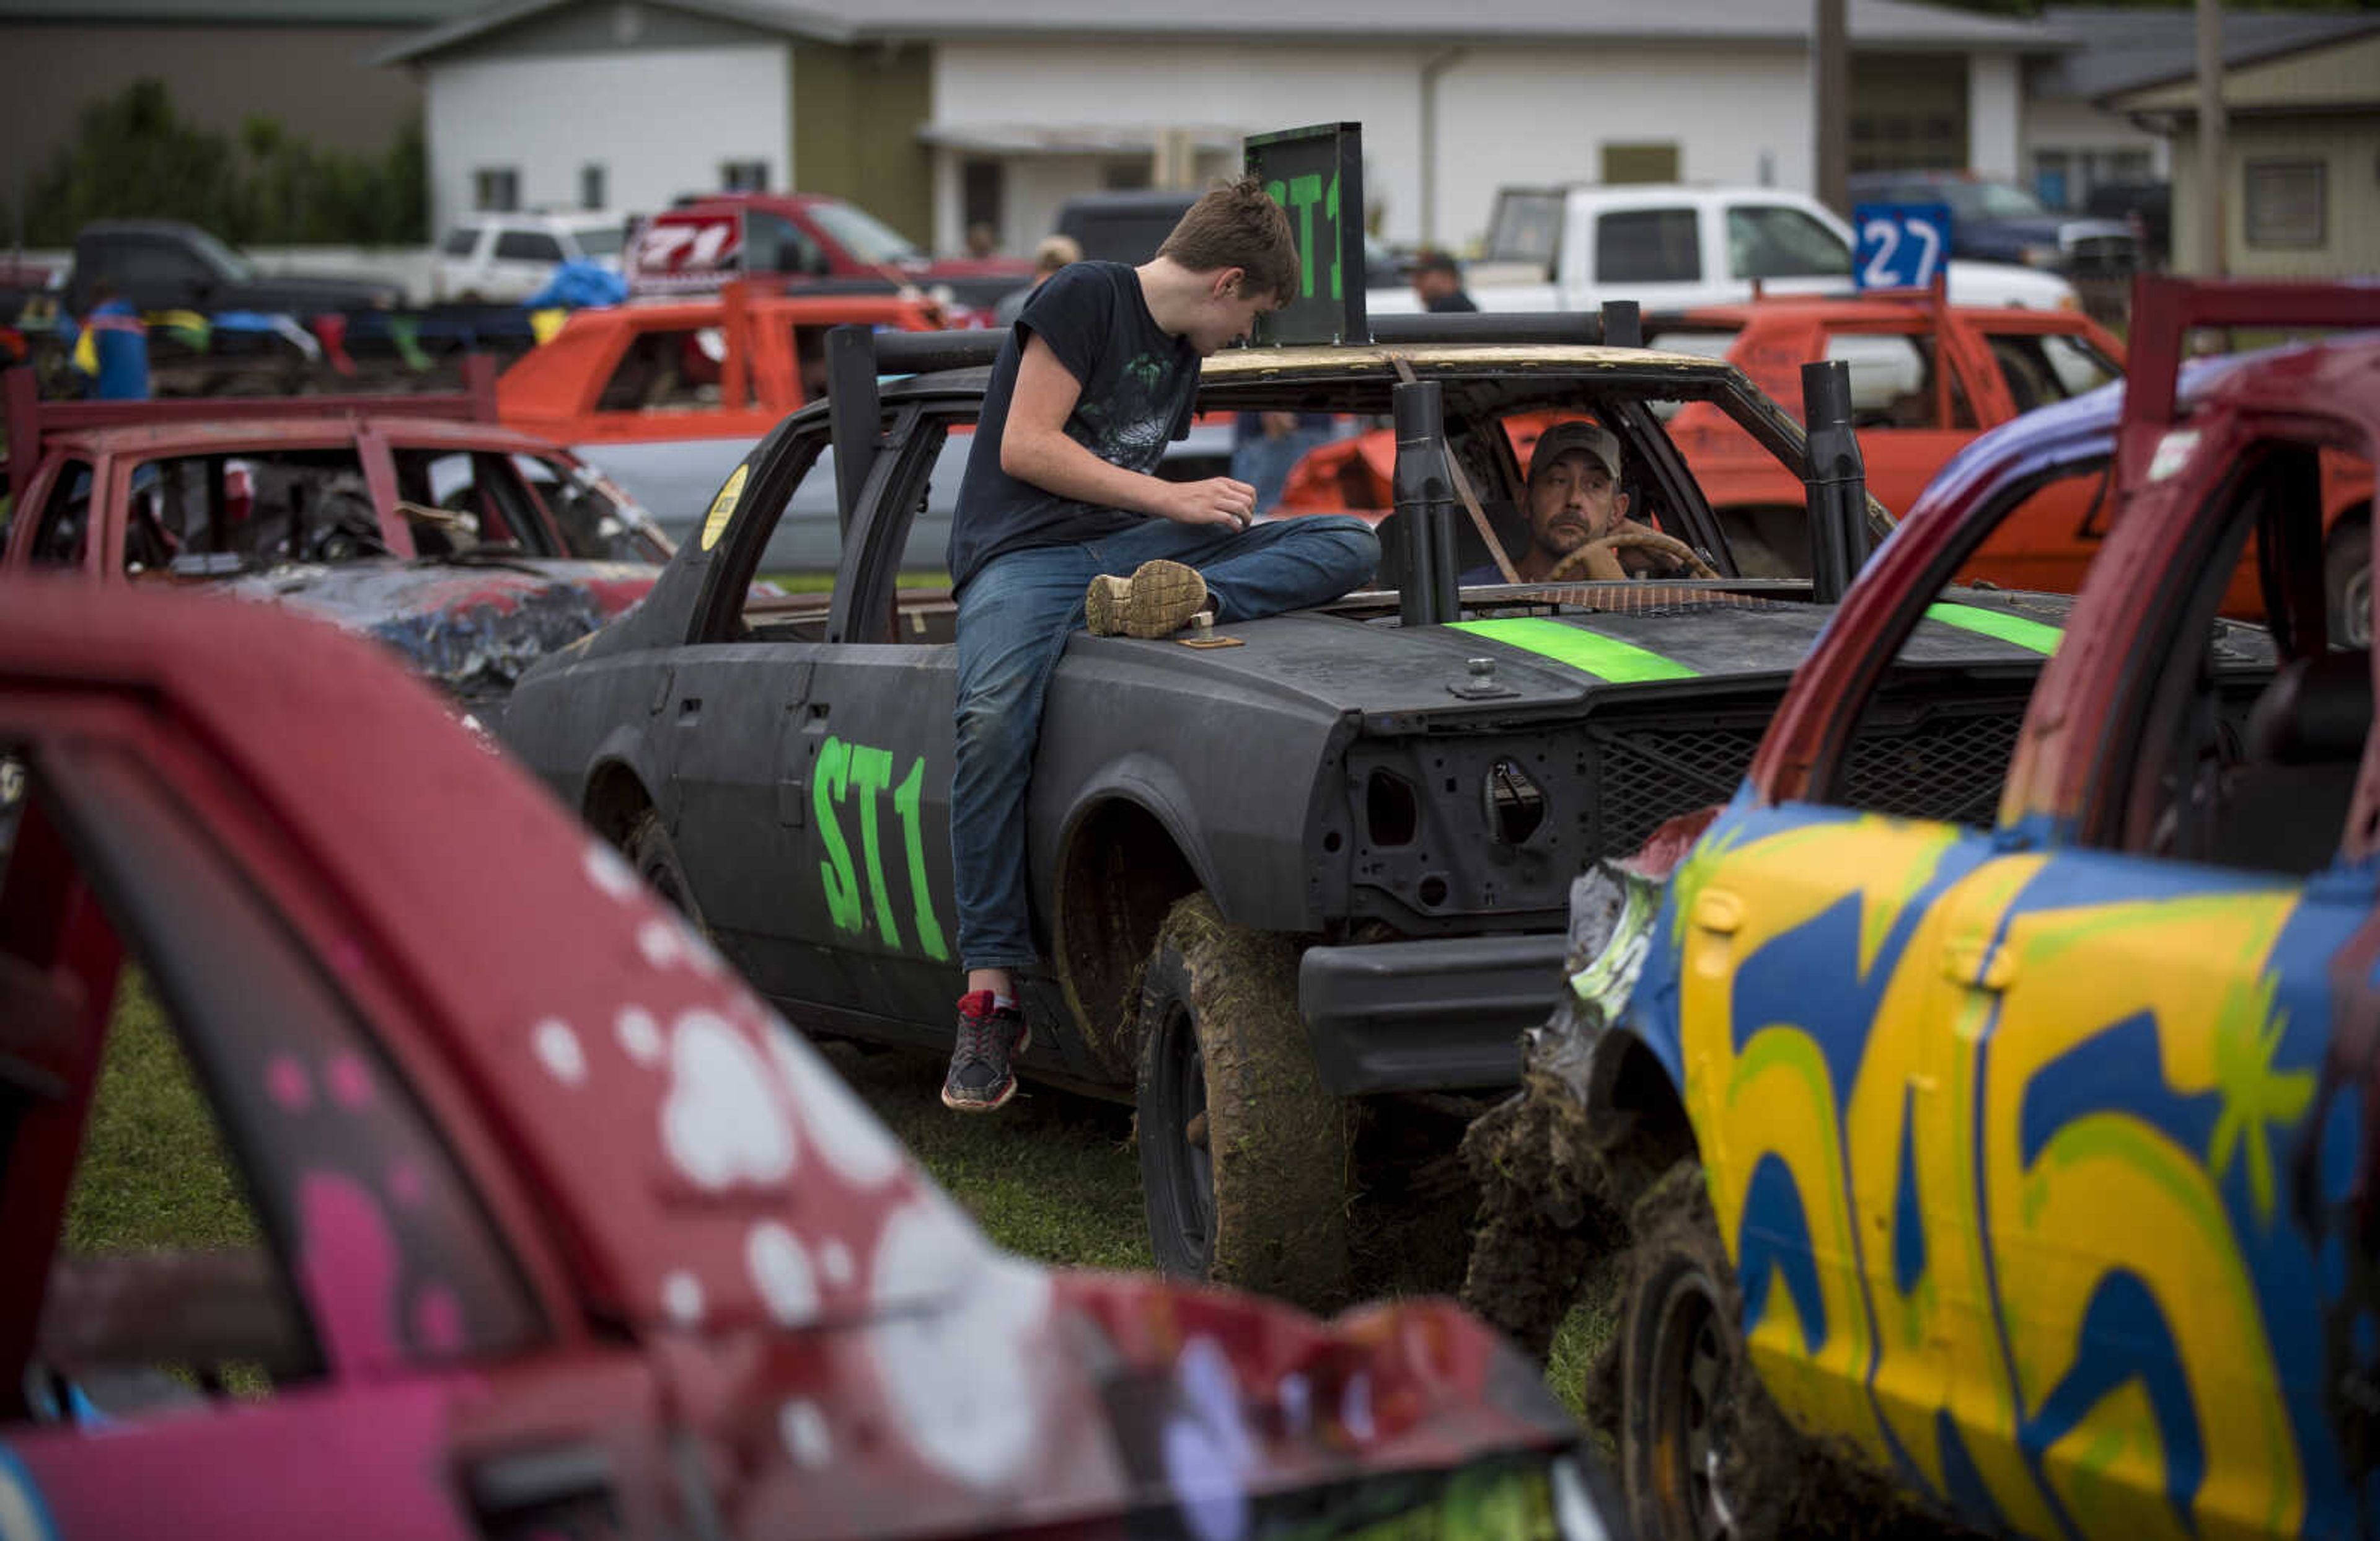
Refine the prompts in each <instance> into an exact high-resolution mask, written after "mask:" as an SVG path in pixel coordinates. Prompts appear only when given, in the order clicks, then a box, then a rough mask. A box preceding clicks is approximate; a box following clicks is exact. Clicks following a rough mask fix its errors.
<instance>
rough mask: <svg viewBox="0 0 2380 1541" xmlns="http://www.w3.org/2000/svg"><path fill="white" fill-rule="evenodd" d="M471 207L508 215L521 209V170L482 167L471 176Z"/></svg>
mask: <svg viewBox="0 0 2380 1541" xmlns="http://www.w3.org/2000/svg"><path fill="white" fill-rule="evenodd" d="M471 207H473V208H475V209H479V210H480V211H482V212H487V213H494V214H508V213H511V212H513V211H514V210H516V209H518V208H519V207H520V168H519V167H517V166H481V167H480V169H479V170H477V171H475V172H473V173H472V174H471Z"/></svg>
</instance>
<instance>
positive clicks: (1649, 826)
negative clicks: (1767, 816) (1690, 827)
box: [1598, 727, 1760, 856]
mask: <svg viewBox="0 0 2380 1541" xmlns="http://www.w3.org/2000/svg"><path fill="white" fill-rule="evenodd" d="M1599 746H1600V748H1601V750H1602V755H1601V758H1602V766H1601V771H1602V774H1601V777H1600V780H1599V782H1598V784H1599V785H1600V786H1601V788H1602V791H1603V829H1602V841H1603V851H1604V854H1605V855H1614V856H1621V855H1628V854H1629V853H1631V852H1633V851H1634V850H1635V849H1636V848H1637V847H1638V846H1640V845H1642V844H1644V843H1645V837H1647V836H1648V835H1650V834H1651V833H1652V832H1653V831H1655V830H1657V829H1658V828H1660V827H1661V823H1662V821H1663V820H1664V819H1675V818H1676V817H1677V816H1678V815H1680V814H1682V813H1692V812H1694V810H1695V809H1696V808H1704V807H1710V806H1711V805H1712V804H1713V803H1724V802H1726V801H1727V800H1728V799H1729V798H1730V797H1732V796H1734V795H1735V789H1736V787H1737V786H1738V785H1740V784H1741V783H1743V773H1744V771H1746V770H1748V769H1750V768H1751V765H1752V752H1753V750H1755V749H1756V748H1758V747H1759V746H1760V730H1759V729H1758V728H1752V727H1745V728H1683V729H1680V730H1678V731H1675V732H1670V733H1662V732H1659V731H1650V732H1632V733H1621V734H1609V736H1605V737H1603V738H1601V739H1600V743H1599Z"/></svg>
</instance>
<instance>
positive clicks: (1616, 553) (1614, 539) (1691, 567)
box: [1546, 526, 1718, 583]
mask: <svg viewBox="0 0 2380 1541" xmlns="http://www.w3.org/2000/svg"><path fill="white" fill-rule="evenodd" d="M1623 551H1649V552H1657V553H1658V554H1659V555H1661V556H1664V557H1667V558H1668V559H1669V560H1670V562H1672V563H1674V564H1677V565H1678V566H1680V567H1682V568H1684V569H1685V571H1686V574H1687V576H1690V577H1698V578H1715V577H1717V576H1718V571H1717V570H1716V569H1714V568H1713V567H1712V566H1711V564H1709V563H1707V562H1705V561H1704V560H1703V559H1702V557H1701V556H1700V555H1699V554H1697V553H1696V552H1695V551H1694V548H1693V547H1692V546H1689V545H1687V544H1686V543H1685V542H1684V541H1683V540H1678V539H1676V538H1675V537H1674V536H1669V535H1664V534H1662V533H1661V532H1660V531H1659V530H1658V529H1646V528H1641V527H1640V528H1627V527H1624V526H1623V527H1622V528H1619V529H1615V530H1613V531H1612V532H1611V533H1610V534H1609V535H1603V536H1598V537H1597V538H1596V539H1595V540H1589V541H1587V542H1586V543H1585V545H1582V546H1578V547H1576V548H1574V549H1573V550H1571V551H1568V552H1563V553H1562V556H1561V559H1560V561H1558V562H1556V563H1555V564H1554V565H1553V571H1551V572H1550V573H1548V574H1547V575H1546V581H1548V582H1549V583H1555V582H1561V581H1565V580H1569V579H1575V578H1580V577H1584V578H1587V579H1589V580H1591V581H1595V582H1607V583H1608V582H1617V581H1621V580H1624V579H1626V578H1627V577H1628V576H1629V573H1628V569H1627V568H1626V567H1625V566H1623V565H1622V564H1621V560H1620V553H1621V552H1623Z"/></svg>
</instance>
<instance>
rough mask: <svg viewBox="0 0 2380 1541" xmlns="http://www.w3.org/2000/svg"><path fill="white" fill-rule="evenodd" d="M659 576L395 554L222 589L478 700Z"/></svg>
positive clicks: (538, 562)
mask: <svg viewBox="0 0 2380 1541" xmlns="http://www.w3.org/2000/svg"><path fill="white" fill-rule="evenodd" d="M659 576H661V569H660V568H659V567H655V566H648V565H645V564H640V563H630V562H565V561H554V560H546V559H541V558H533V557H503V558H481V559H479V560H477V561H466V562H459V563H457V562H407V561H404V560H402V559H399V558H395V557H391V558H386V559H381V560H371V561H364V562H350V563H341V564H337V565H335V566H323V565H315V564H292V565H287V566H281V567H274V568H272V569H270V570H268V571H265V572H261V573H253V574H249V575H246V576H241V577H237V578H233V579H230V580H229V581H227V582H225V583H224V584H222V585H220V586H219V587H221V588H223V589H224V591H225V592H227V593H231V594H234V595H237V596H239V597H241V598H243V599H253V600H264V601H272V602H273V603H277V604H284V605H288V606H291V607H293V608H295V609H297V610H301V611H304V612H306V613H309V614H312V615H315V616H318V617H320V618H322V619H323V620H327V621H330V622H332V623H333V624H334V625H340V626H343V627H345V628H346V629H347V630H349V631H355V632H361V633H364V634H365V635H368V636H370V637H374V638H375V639H377V640H379V641H380V642H382V643H383V644H385V645H386V646H388V647H390V648H392V649H395V651H396V652H397V653H398V655H399V656H401V657H402V658H403V659H404V660H405V661H407V663H409V664H410V665H412V667H413V668H414V669H415V670H416V671H417V672H419V673H421V674H423V675H425V676H427V677H428V678H430V679H431V680H432V681H434V682H436V683H437V684H439V685H441V686H444V687H445V688H446V689H447V690H449V691H452V692H454V693H455V694H456V695H460V696H465V697H480V696H489V695H501V694H503V693H504V692H505V691H508V690H509V689H510V688H511V687H512V685H513V683H514V682H515V681H516V680H517V679H519V678H520V676H521V674H522V673H524V672H525V671H527V669H528V666H529V665H530V664H531V663H534V662H535V661H537V660H538V659H540V658H541V657H543V656H544V655H545V654H546V653H549V652H551V651H553V649H556V648H560V647H564V646H565V645H567V644H569V643H571V642H575V641H577V639H578V638H579V637H584V636H586V635H587V634H588V633H589V632H591V631H593V630H594V629H595V628H597V627H598V626H601V625H603V624H604V623H606V622H608V621H611V620H613V618H615V617H617V616H619V615H621V614H623V613H625V612H626V611H627V610H628V609H629V608H630V607H631V606H633V605H635V604H636V602H637V601H639V600H641V599H643V598H644V597H645V594H646V592H647V591H648V590H650V588H652V586H653V580H654V579H655V578H657V577H659Z"/></svg>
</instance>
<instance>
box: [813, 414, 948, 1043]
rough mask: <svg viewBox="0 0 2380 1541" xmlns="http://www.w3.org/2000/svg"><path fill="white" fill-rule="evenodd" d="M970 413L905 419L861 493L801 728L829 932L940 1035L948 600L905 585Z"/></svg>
mask: <svg viewBox="0 0 2380 1541" xmlns="http://www.w3.org/2000/svg"><path fill="white" fill-rule="evenodd" d="M958 420H963V419H952V418H949V417H946V416H940V415H936V416H929V415H926V414H922V413H920V414H917V415H915V416H909V417H905V418H903V419H898V420H896V422H895V425H894V427H893V428H892V431H891V432H890V433H889V434H888V436H887V440H886V447H885V449H884V451H883V452H881V453H880V455H879V457H878V462H877V465H876V467H875V468H874V470H873V472H872V473H871V474H870V476H869V479H868V489H867V490H866V491H863V493H862V495H861V504H860V506H861V507H862V509H863V510H873V511H875V514H874V516H868V515H865V514H863V516H861V518H860V519H858V520H855V522H854V525H853V528H852V529H851V531H850V533H849V538H848V539H849V545H848V549H846V551H845V552H844V564H843V567H842V569H841V571H840V572H839V573H838V574H837V575H836V586H837V592H836V603H835V607H834V615H833V619H832V622H831V623H830V626H831V636H832V641H831V642H830V645H829V646H828V647H827V648H826V649H824V650H823V651H822V652H821V654H820V660H819V670H818V676H817V679H816V680H815V681H814V682H813V684H812V686H811V693H810V706H809V712H808V720H807V722H805V723H804V725H803V730H802V737H803V743H802V746H801V754H800V758H799V761H798V763H800V764H801V765H802V766H804V767H806V768H807V777H808V783H809V797H810V806H809V811H810V819H809V822H808V825H807V838H808V841H809V844H810V852H811V863H810V865H811V869H812V870H813V871H814V872H815V873H816V874H817V881H818V883H819V885H820V895H821V897H822V898H823V899H824V901H825V915H826V917H827V920H828V923H829V926H830V928H831V930H830V932H829V933H828V940H830V942H831V945H832V947H834V948H835V949H836V950H837V951H838V952H839V953H842V954H843V955H844V959H845V960H846V962H845V966H846V967H847V968H848V969H850V970H851V971H852V972H853V973H854V975H855V976H856V977H860V978H863V979H864V980H865V981H866V988H867V989H868V992H869V994H870V995H871V996H872V997H873V998H874V999H876V1000H878V1001H881V1002H883V1003H884V1007H885V1009H886V1010H887V1011H888V1013H890V1014H892V1015H894V1016H896V1017H898V1018H899V1019H901V1020H903V1021H905V1022H908V1023H911V1024H915V1025H918V1026H919V1027H921V1028H923V1029H924V1031H925V1033H926V1034H927V1036H928V1038H929V1041H932V1042H935V1043H941V1042H942V1041H944V1040H945V1039H946V1038H947V1036H948V1032H949V1021H950V1013H951V1007H952V1002H953V1001H956V1000H957V998H958V995H959V992H960V989H961V988H962V985H963V983H964V976H963V975H962V973H961V971H960V969H959V965H958V912H957V907H956V900H955V894H954V889H953V880H952V875H951V874H952V866H951V849H950V827H951V817H950V785H951V771H952V759H953V754H954V752H955V751H954V741H953V728H952V722H953V714H954V712H955V710H956V706H957V700H958V659H957V648H956V646H955V643H954V641H953V637H954V630H953V619H954V610H953V606H952V605H950V604H949V603H948V602H947V601H941V600H939V599H937V598H929V597H926V596H922V595H921V596H917V597H912V598H902V597H900V596H899V595H898V594H897V593H896V586H897V584H898V574H897V567H898V563H899V559H900V554H901V552H903V551H904V550H905V546H906V543H907V539H908V529H909V526H910V524H911V523H912V521H913V520H914V519H915V518H916V516H917V511H918V510H919V509H920V508H922V507H923V506H924V505H925V504H927V503H928V502H929V500H931V499H933V498H934V497H935V496H936V495H937V490H936V489H934V488H933V487H932V486H931V485H930V483H931V481H932V479H933V478H934V477H935V476H936V475H937V474H938V473H939V474H941V475H956V474H958V472H959V470H960V467H961V466H962V464H963V462H960V461H957V460H955V459H953V458H950V457H945V456H944V455H942V453H941V450H942V445H943V442H944V439H945V436H946V435H947V433H948V432H949V431H950V430H951V429H952V428H953V426H956V422H957V421H958ZM940 491H941V493H943V494H947V492H948V491H950V490H949V489H941V490H940Z"/></svg>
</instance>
